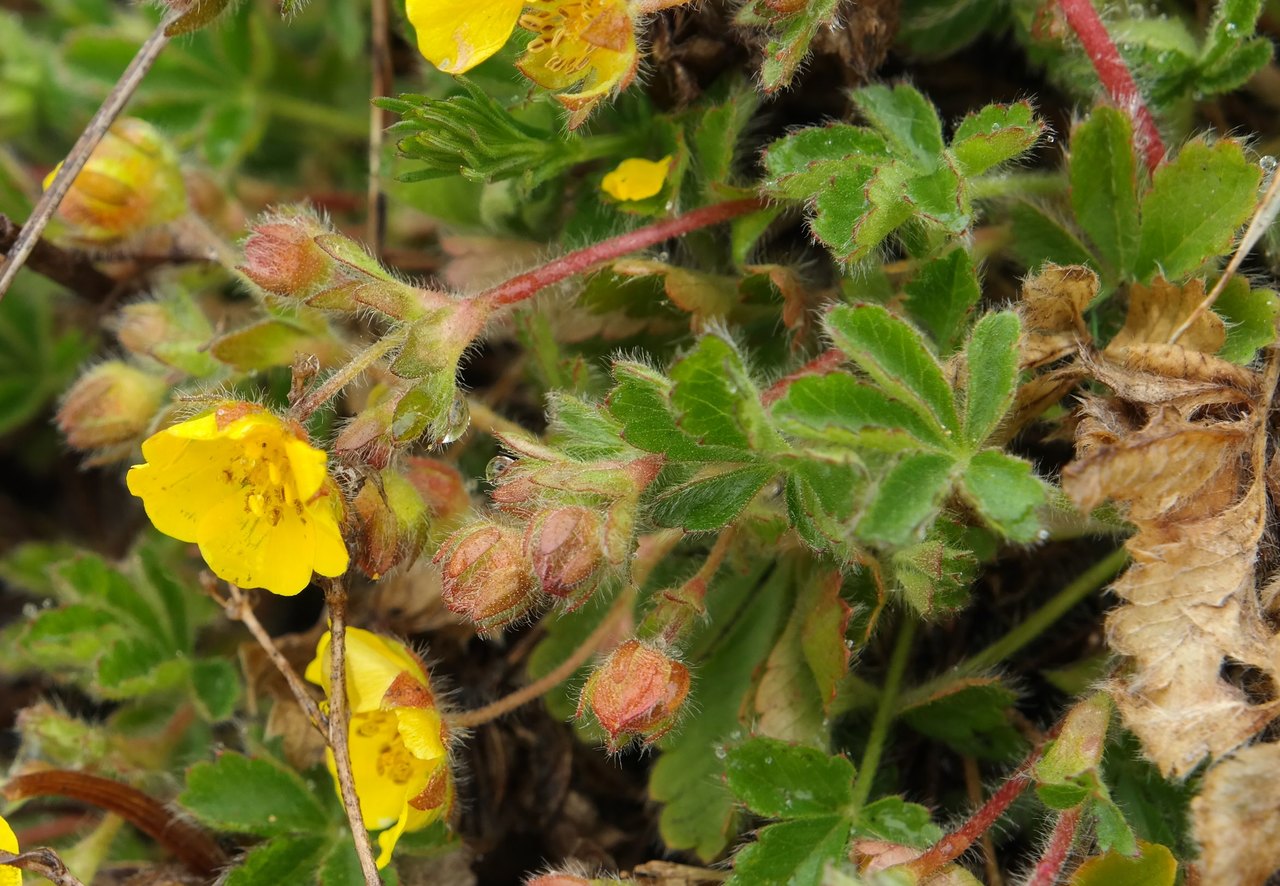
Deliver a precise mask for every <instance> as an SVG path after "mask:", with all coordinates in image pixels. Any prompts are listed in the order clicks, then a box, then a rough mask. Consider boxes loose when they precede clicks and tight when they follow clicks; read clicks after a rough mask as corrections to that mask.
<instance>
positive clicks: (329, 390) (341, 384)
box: [290, 326, 409, 422]
mask: <svg viewBox="0 0 1280 886" xmlns="http://www.w3.org/2000/svg"><path fill="white" fill-rule="evenodd" d="M408 337H409V327H408V326H402V327H400V328H399V329H397V330H394V331H393V332H388V333H387V334H386V335H384V336H383V337H382V338H380V339H378V340H377V341H375V342H374V343H373V344H371V345H369V347H367V348H365V349H364V350H363V351H361V352H360V353H358V354H356V355H355V356H354V357H352V358H351V361H350V362H349V363H347V364H346V365H345V366H343V367H342V368H340V369H339V370H338V371H337V372H335V373H334V374H333V375H331V376H329V377H328V378H326V379H325V380H324V383H323V384H321V385H320V386H319V387H317V388H315V389H314V390H312V391H311V392H310V393H308V394H307V395H306V396H305V397H303V398H302V399H301V400H299V401H298V402H297V403H295V404H293V408H292V409H291V410H290V414H291V415H292V416H293V418H295V419H296V420H298V421H300V422H305V421H306V420H307V419H308V418H310V417H311V413H313V412H315V411H316V410H317V409H319V408H320V407H321V406H323V405H324V404H325V403H328V402H329V400H331V399H332V398H333V397H336V396H337V395H338V393H339V392H340V391H341V390H342V389H343V388H345V387H346V386H347V385H349V384H351V383H352V382H353V381H355V380H356V379H357V378H359V376H360V374H361V373H362V372H364V371H365V370H366V369H368V368H369V367H370V366H372V365H373V364H374V363H377V362H378V361H379V360H381V359H382V358H383V357H385V356H386V355H387V354H389V353H391V352H392V351H393V350H395V349H396V348H398V347H400V345H402V344H404V341H405V339H406V338H408Z"/></svg>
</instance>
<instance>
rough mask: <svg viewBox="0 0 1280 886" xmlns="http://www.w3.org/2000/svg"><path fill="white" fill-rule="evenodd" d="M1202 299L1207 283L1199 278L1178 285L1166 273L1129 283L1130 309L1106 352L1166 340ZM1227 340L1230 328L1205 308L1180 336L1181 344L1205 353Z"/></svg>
mask: <svg viewBox="0 0 1280 886" xmlns="http://www.w3.org/2000/svg"><path fill="white" fill-rule="evenodd" d="M1202 301H1204V283H1202V282H1201V281H1200V280H1199V279H1194V280H1192V281H1191V282H1190V283H1187V284H1186V285H1184V286H1175V285H1174V284H1172V283H1170V282H1168V281H1167V280H1165V279H1164V278H1163V277H1157V278H1156V279H1155V280H1152V281H1151V285H1150V286H1143V285H1142V284H1141V283H1134V284H1133V285H1132V286H1130V287H1129V312H1128V314H1126V315H1125V321H1124V327H1123V328H1122V329H1121V330H1120V331H1119V332H1117V333H1116V335H1115V338H1113V339H1111V341H1110V342H1109V343H1108V344H1107V348H1106V353H1107V355H1108V356H1111V355H1112V354H1113V351H1114V349H1119V348H1124V347H1128V346H1130V345H1134V344H1167V343H1168V341H1169V338H1170V336H1172V335H1173V332H1174V330H1175V329H1177V328H1178V327H1179V326H1181V325H1182V322H1183V321H1184V320H1186V319H1187V318H1188V317H1189V316H1191V313H1192V312H1193V311H1194V310H1195V309H1196V308H1197V307H1198V306H1199V305H1200V303H1201V302H1202ZM1226 340H1227V330H1226V327H1225V326H1224V325H1223V323H1222V319H1221V318H1220V317H1218V315H1217V314H1215V313H1213V312H1212V311H1204V312H1203V313H1201V314H1200V316H1199V317H1198V318H1196V322H1195V323H1193V324H1191V328H1189V329H1188V330H1187V331H1186V332H1185V333H1183V334H1182V337H1181V338H1179V339H1178V346H1180V347H1182V348H1185V349H1186V350H1189V351H1199V352H1200V353H1202V354H1216V353H1218V351H1219V349H1221V348H1222V345H1223V343H1225V342H1226Z"/></svg>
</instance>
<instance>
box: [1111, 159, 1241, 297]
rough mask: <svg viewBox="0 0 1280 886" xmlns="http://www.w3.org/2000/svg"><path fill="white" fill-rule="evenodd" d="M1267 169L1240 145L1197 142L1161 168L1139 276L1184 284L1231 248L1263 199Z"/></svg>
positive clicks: (1150, 201) (1149, 205) (1146, 210)
mask: <svg viewBox="0 0 1280 886" xmlns="http://www.w3.org/2000/svg"><path fill="white" fill-rule="evenodd" d="M1261 180H1262V170H1261V169H1259V168H1258V166H1257V165H1256V164H1254V163H1250V162H1249V160H1248V159H1247V158H1246V157H1245V155H1244V151H1243V150H1242V149H1241V148H1240V145H1239V144H1238V143H1236V142H1234V141H1230V140H1223V141H1220V142H1218V143H1217V144H1215V145H1212V146H1210V145H1207V144H1205V143H1204V142H1203V141H1192V142H1189V143H1188V144H1187V145H1185V146H1184V147H1183V148H1182V150H1181V151H1179V152H1178V156H1177V157H1175V158H1174V160H1173V161H1172V162H1170V163H1166V164H1165V165H1163V166H1161V167H1160V168H1159V169H1157V170H1156V173H1155V178H1154V180H1153V182H1152V185H1151V190H1150V191H1149V192H1148V193H1147V195H1146V197H1145V198H1144V199H1143V201H1142V231H1141V237H1140V240H1139V243H1138V255H1137V258H1136V259H1135V261H1134V266H1133V276H1134V277H1136V278H1137V279H1139V280H1143V281H1146V280H1150V279H1151V278H1152V277H1154V276H1155V275H1156V274H1157V273H1161V274H1163V276H1164V277H1165V278H1166V279H1168V280H1180V279H1182V278H1184V277H1186V276H1188V275H1189V274H1190V273H1191V272H1193V271H1194V270H1196V269H1197V268H1198V267H1200V265H1202V264H1203V263H1204V262H1205V261H1206V260H1207V259H1210V258H1214V257H1216V256H1219V255H1223V254H1224V253H1226V252H1227V251H1228V250H1229V249H1230V248H1231V242H1232V238H1233V237H1234V236H1235V232H1236V230H1237V229H1238V228H1239V227H1240V226H1241V225H1242V224H1244V222H1245V221H1247V220H1248V218H1249V216H1250V214H1252V212H1253V209H1254V205H1255V204H1256V202H1257V198H1258V184H1259V182H1260V181H1261Z"/></svg>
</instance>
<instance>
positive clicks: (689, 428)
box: [671, 335, 779, 451]
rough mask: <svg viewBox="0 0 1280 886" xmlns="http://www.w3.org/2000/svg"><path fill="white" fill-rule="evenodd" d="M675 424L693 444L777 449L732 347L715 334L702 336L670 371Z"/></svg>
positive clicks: (757, 394) (757, 396) (756, 395)
mask: <svg viewBox="0 0 1280 886" xmlns="http://www.w3.org/2000/svg"><path fill="white" fill-rule="evenodd" d="M671 380H672V381H673V382H675V387H674V388H673V389H672V391H671V404H672V406H674V407H675V409H676V413H677V419H676V421H677V423H678V424H679V425H680V427H681V429H683V430H684V431H685V433H687V434H688V435H689V436H690V437H693V438H694V439H695V440H696V441H697V442H698V445H699V446H708V445H709V446H725V447H732V448H735V449H753V450H757V451H768V450H771V449H777V448H778V442H779V441H778V436H777V433H776V432H775V431H774V430H773V428H772V427H771V425H770V422H769V419H768V416H767V415H766V413H765V411H764V407H762V406H761V405H760V391H759V390H758V389H757V388H756V386H755V384H754V383H753V382H752V380H751V377H750V375H748V374H747V369H746V366H745V365H744V364H743V362H742V356H741V355H740V354H739V353H738V351H737V349H736V348H735V347H734V346H733V345H732V344H730V343H729V342H728V341H726V340H725V339H723V338H721V337H720V336H718V335H707V336H703V337H702V338H701V339H699V340H698V344H697V345H696V346H695V347H694V349H693V351H692V352H690V353H689V354H688V355H687V356H685V357H684V358H683V359H681V360H680V362H678V363H677V364H676V365H675V366H674V367H673V368H672V370H671Z"/></svg>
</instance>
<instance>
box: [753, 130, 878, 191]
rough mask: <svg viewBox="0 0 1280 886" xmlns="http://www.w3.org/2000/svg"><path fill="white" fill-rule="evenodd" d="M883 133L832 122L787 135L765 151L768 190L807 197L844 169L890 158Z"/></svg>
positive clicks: (876, 164) (875, 164) (875, 163)
mask: <svg viewBox="0 0 1280 886" xmlns="http://www.w3.org/2000/svg"><path fill="white" fill-rule="evenodd" d="M890 159H891V158H890V156H889V146H888V143H887V142H885V140H884V138H883V136H881V135H879V134H877V133H876V132H874V131H872V130H870V129H867V128H866V127H863V126H850V125H849V124H847V123H831V124H828V125H826V126H811V127H809V128H807V129H801V130H799V131H798V132H793V133H792V134H790V135H787V136H784V137H783V138H780V139H778V140H777V141H775V142H774V143H773V144H771V145H770V146H769V147H768V149H767V150H766V151H765V153H764V169H765V184H764V188H765V190H766V191H767V192H769V193H770V194H772V195H773V196H776V197H785V198H790V199H793V200H807V199H808V198H809V197H810V196H811V195H812V194H814V193H816V192H818V191H820V190H821V189H822V188H824V187H825V186H826V185H827V183H828V182H829V181H830V180H831V179H832V177H833V176H835V175H836V174H837V173H838V172H840V171H842V170H847V169H849V168H851V167H856V166H868V167H870V166H878V165H880V164H881V163H885V162H887V161H888V160H890Z"/></svg>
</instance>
